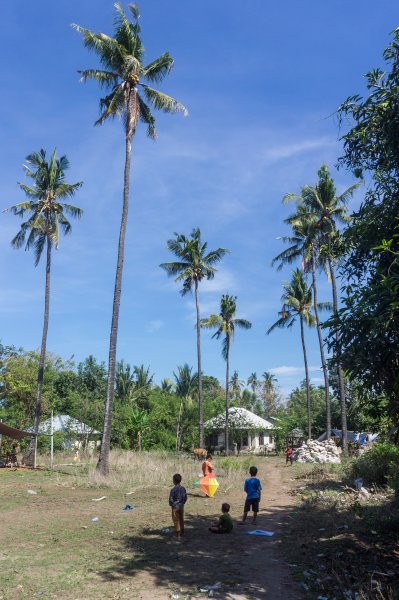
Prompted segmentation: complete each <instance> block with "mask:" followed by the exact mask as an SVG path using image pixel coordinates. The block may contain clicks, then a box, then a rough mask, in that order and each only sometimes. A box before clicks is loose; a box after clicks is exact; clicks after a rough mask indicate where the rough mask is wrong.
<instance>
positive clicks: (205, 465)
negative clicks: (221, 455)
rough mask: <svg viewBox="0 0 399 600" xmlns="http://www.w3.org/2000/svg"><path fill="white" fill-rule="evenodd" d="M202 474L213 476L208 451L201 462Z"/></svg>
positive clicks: (210, 457)
mask: <svg viewBox="0 0 399 600" xmlns="http://www.w3.org/2000/svg"><path fill="white" fill-rule="evenodd" d="M202 474H203V476H204V477H208V476H209V475H212V476H213V477H215V472H214V470H213V464H212V454H210V453H209V452H208V454H207V455H206V459H205V460H204V462H203V463H202Z"/></svg>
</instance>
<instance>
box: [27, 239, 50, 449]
mask: <svg viewBox="0 0 399 600" xmlns="http://www.w3.org/2000/svg"><path fill="white" fill-rule="evenodd" d="M51 247H52V244H51V241H50V240H49V238H48V237H47V256H46V287H45V292H44V319H43V334H42V345H41V349H40V359H39V371H38V374H37V394H36V406H35V420H34V424H33V431H34V433H35V436H37V434H38V431H39V423H40V415H41V412H42V391H43V379H44V366H45V362H46V346H47V332H48V322H49V315H50V274H51ZM31 447H32V446H31Z"/></svg>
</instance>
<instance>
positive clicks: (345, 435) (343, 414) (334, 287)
mask: <svg viewBox="0 0 399 600" xmlns="http://www.w3.org/2000/svg"><path fill="white" fill-rule="evenodd" d="M328 266H329V269H330V274H331V286H332V294H333V311H334V319H337V318H338V296H337V280H336V279H335V272H334V265H333V262H332V260H331V258H329V259H328ZM340 339H341V335H340V333H339V331H338V329H336V333H335V341H336V345H337V349H336V352H337V354H336V361H337V372H338V388H339V401H340V405H341V429H342V450H343V452H344V454H346V453H347V452H348V425H347V419H346V398H345V379H344V372H343V370H342V366H341V357H340V354H341V352H340V348H339V343H340Z"/></svg>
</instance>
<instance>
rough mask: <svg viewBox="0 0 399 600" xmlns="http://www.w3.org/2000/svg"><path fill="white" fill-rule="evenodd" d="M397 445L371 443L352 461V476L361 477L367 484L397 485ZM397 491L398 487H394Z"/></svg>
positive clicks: (398, 458)
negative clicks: (368, 447) (370, 446)
mask: <svg viewBox="0 0 399 600" xmlns="http://www.w3.org/2000/svg"><path fill="white" fill-rule="evenodd" d="M398 465H399V447H398V446H396V445H395V444H392V443H390V442H383V443H381V442H379V443H375V444H373V446H372V448H371V449H370V450H368V451H367V452H365V453H364V454H363V455H362V456H360V457H359V458H358V460H356V461H354V462H353V463H352V469H353V471H352V472H353V476H356V477H362V478H363V479H364V480H365V482H367V484H368V485H371V484H375V485H386V484H394V485H395V486H397V485H398ZM395 489H396V490H397V491H399V488H398V487H396V488H395Z"/></svg>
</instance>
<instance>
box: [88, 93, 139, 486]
mask: <svg viewBox="0 0 399 600" xmlns="http://www.w3.org/2000/svg"><path fill="white" fill-rule="evenodd" d="M131 127H132V112H131V106H130V103H129V105H128V117H127V127H126V140H125V171H124V184H123V207H122V218H121V225H120V231H119V244H118V259H117V263H116V274H115V288H114V301H113V307H112V321H111V334H110V339H109V355H108V386H107V400H106V404H105V415H104V429H103V436H102V442H101V451H100V457H99V459H98V463H97V470H98V471H99V472H100V473H101V474H102V475H108V473H109V453H110V444H111V428H112V406H113V400H114V392H115V368H116V345H117V341H118V324H119V309H120V304H121V292H122V274H123V260H124V255H125V235H126V225H127V216H128V210H129V187H130V164H131V158H132V138H133V135H134V128H133V130H132V129H131Z"/></svg>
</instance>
